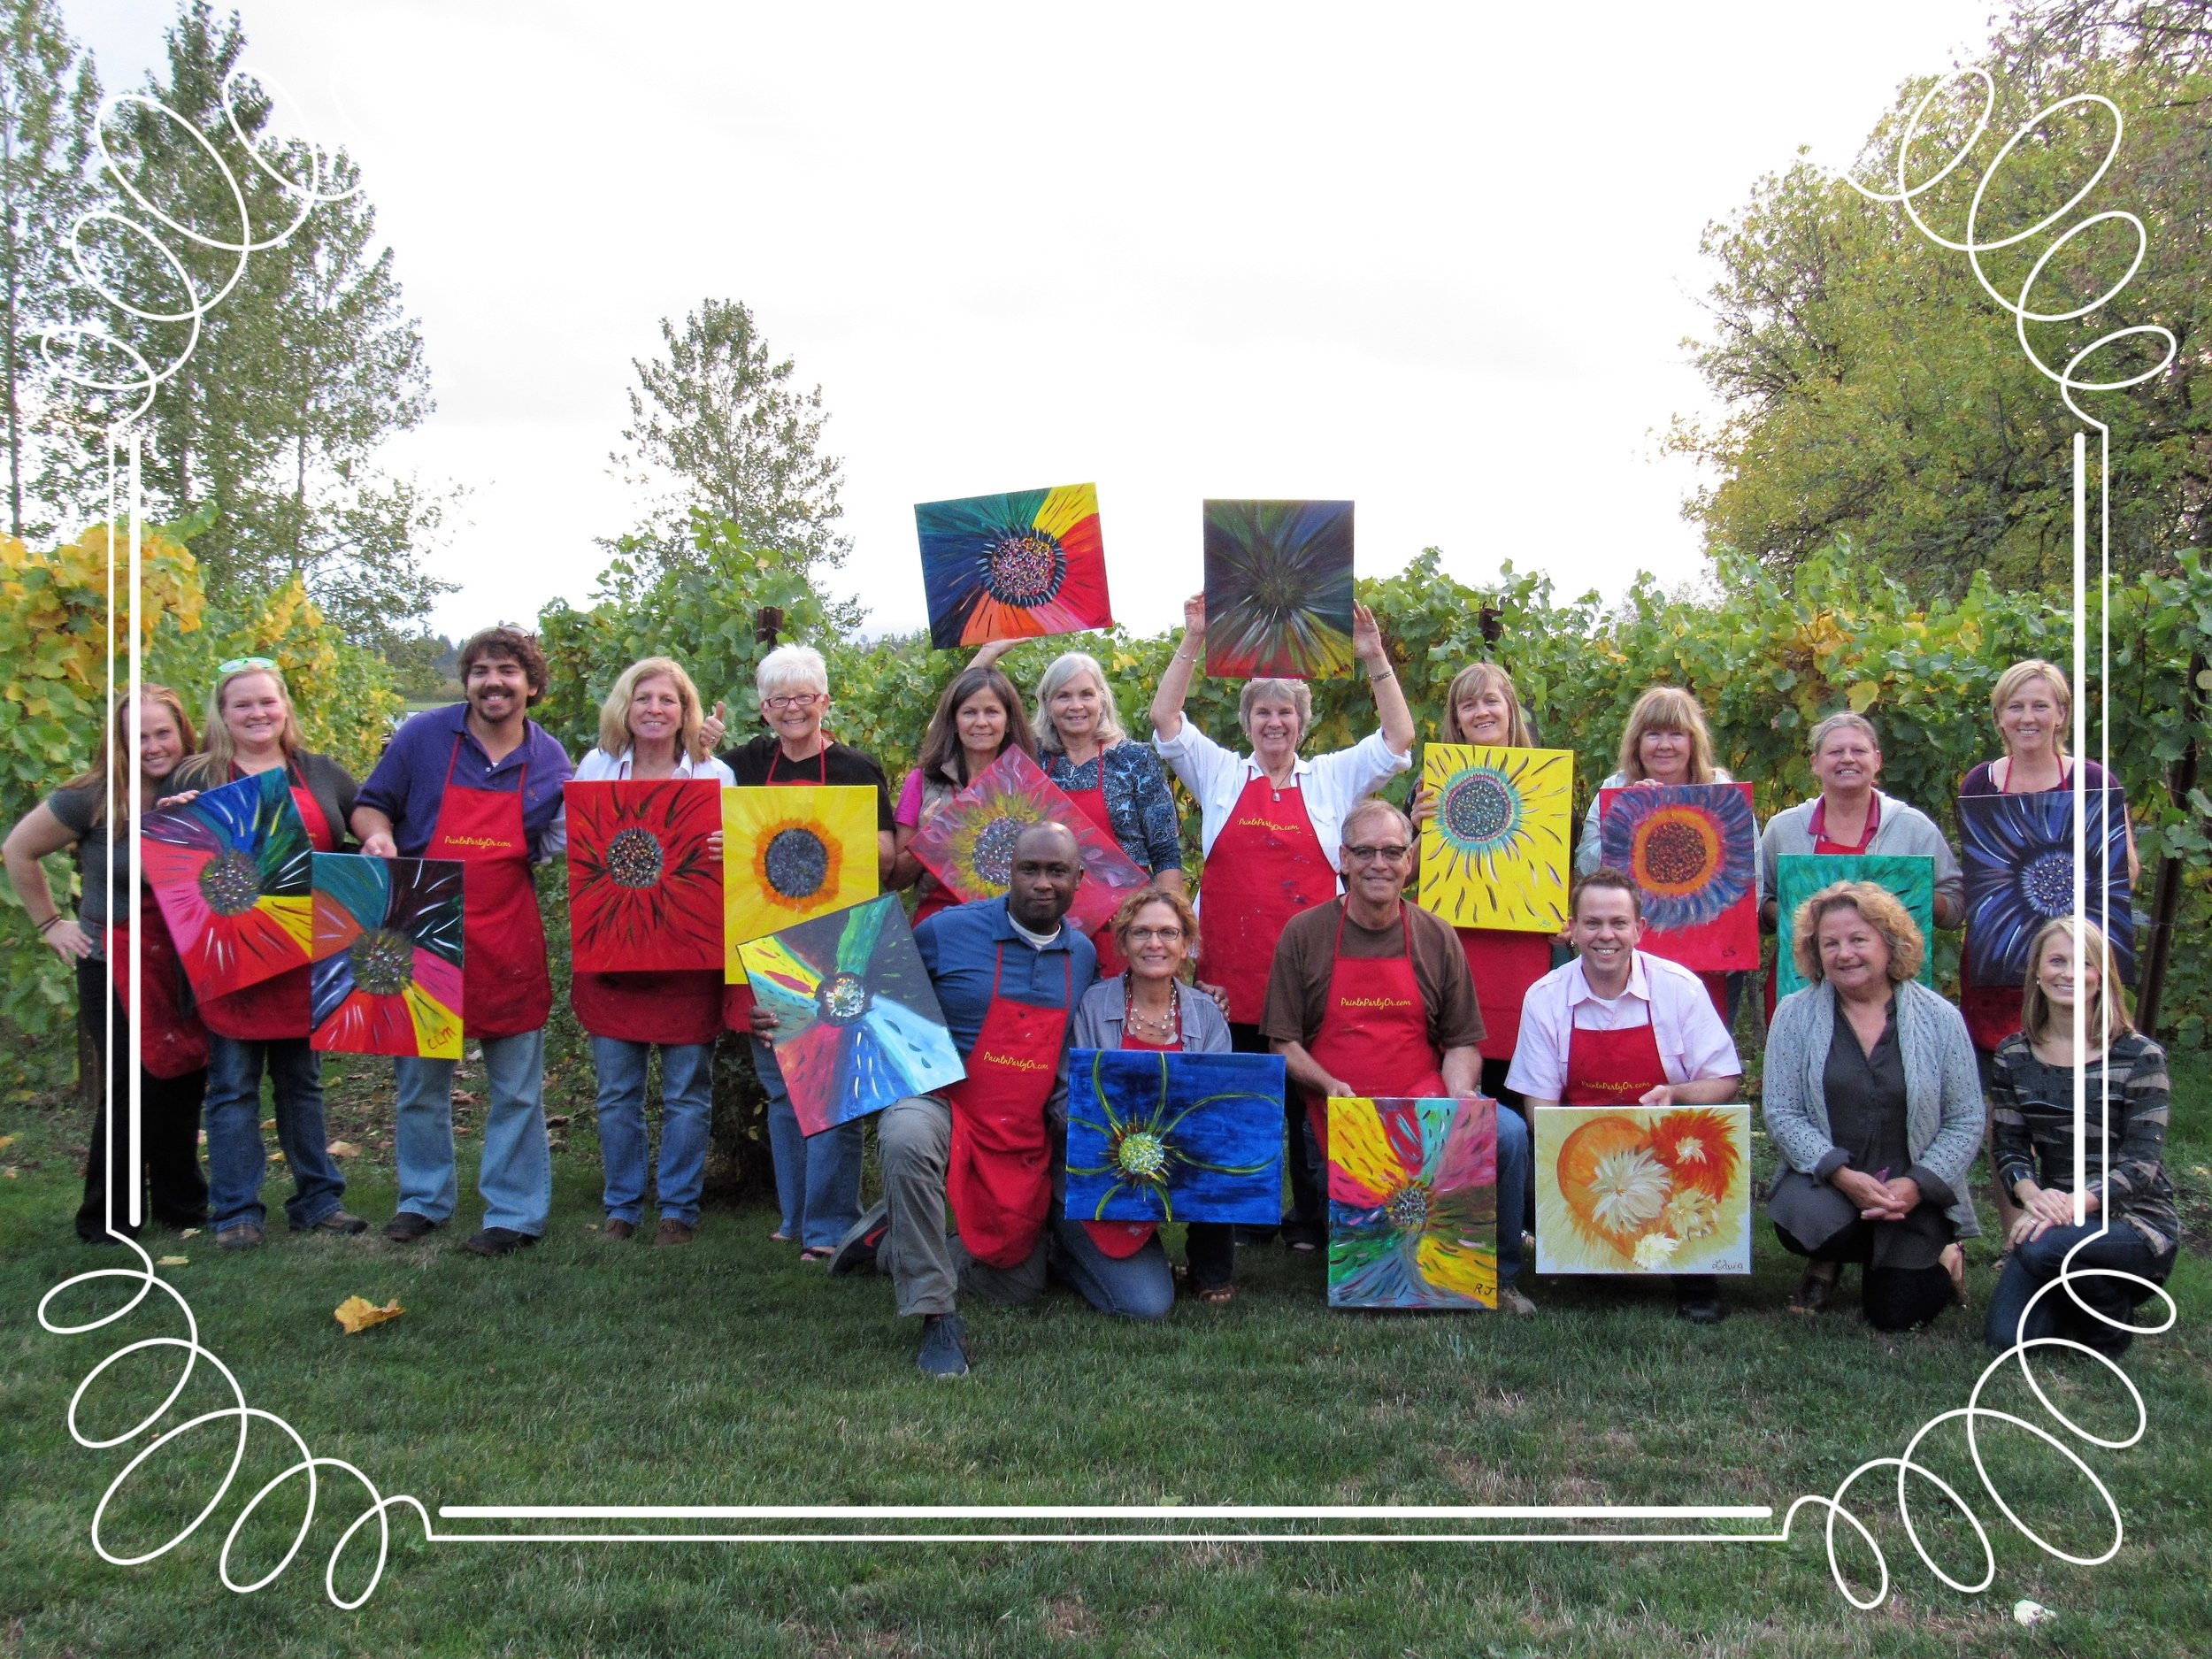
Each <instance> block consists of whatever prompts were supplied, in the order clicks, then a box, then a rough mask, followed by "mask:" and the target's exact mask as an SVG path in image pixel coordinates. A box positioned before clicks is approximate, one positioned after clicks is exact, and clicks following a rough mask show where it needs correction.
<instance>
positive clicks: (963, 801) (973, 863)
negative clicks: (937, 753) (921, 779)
mask: <svg viewBox="0 0 2212 1659" xmlns="http://www.w3.org/2000/svg"><path fill="white" fill-rule="evenodd" d="M1032 824H1061V825H1064V826H1066V827H1067V828H1068V829H1069V830H1071V831H1072V832H1073V833H1074V835H1075V841H1076V845H1077V847H1078V848H1079V849H1080V850H1081V853H1082V856H1083V879H1082V881H1081V882H1080V884H1079V885H1078V886H1077V887H1076V889H1075V902H1074V904H1073V905H1072V906H1071V907H1070V909H1069V911H1068V915H1069V917H1070V918H1071V919H1072V920H1073V921H1074V923H1075V925H1076V926H1078V927H1079V928H1081V929H1082V930H1083V931H1084V932H1085V933H1089V932H1090V931H1091V930H1092V929H1094V928H1095V927H1097V926H1099V924H1101V923H1102V922H1103V921H1105V920H1106V918H1108V917H1110V916H1111V915H1112V914H1113V913H1114V911H1115V910H1117V909H1118V908H1119V907H1120V904H1121V902H1122V900H1123V899H1124V898H1125V897H1126V896H1127V895H1128V891H1129V889H1130V888H1131V887H1142V886H1143V885H1144V883H1145V881H1146V879H1147V878H1146V876H1145V872H1143V871H1141V870H1140V869H1138V868H1137V866H1136V864H1134V863H1133V862H1132V861H1131V859H1130V857H1129V856H1128V854H1126V853H1125V852H1123V851H1122V850H1121V849H1120V848H1119V847H1118V846H1117V845H1116V844H1115V841H1114V838H1113V837H1112V836H1110V835H1109V834H1107V833H1105V832H1104V831H1102V830H1101V829H1100V828H1099V827H1098V826H1097V825H1096V824H1094V823H1093V822H1092V821H1091V817H1090V814H1088V813H1087V812H1086V811H1084V810H1083V809H1082V808H1081V807H1079V806H1078V805H1076V804H1075V803H1074V802H1072V801H1071V800H1069V799H1068V797H1067V795H1065V793H1064V792H1063V791H1062V790H1061V788H1060V787H1059V786H1058V785H1056V784H1055V783H1054V782H1053V781H1052V780H1051V779H1049V778H1048V777H1046V776H1045V774H1044V772H1043V769H1042V768H1041V767H1040V766H1039V765H1038V764H1037V763H1036V762H1035V761H1033V760H1032V759H1030V758H1029V757H1028V756H1026V755H1025V754H1023V753H1022V751H1021V750H1020V749H1008V750H1007V751H1006V752H1005V753H1004V754H1002V755H1001V756H1000V757H998V758H997V759H996V760H995V761H993V762H992V763H991V764H989V765H988V766H987V767H985V768H984V769H983V770H982V771H981V772H979V773H978V774H977V775H976V780H975V781H974V782H973V783H972V784H970V785H969V786H968V787H966V788H965V789H963V790H962V791H961V792H960V793H959V794H958V795H955V796H953V798H952V799H951V800H950V801H949V802H947V803H945V805H944V807H943V809H942V810H940V811H939V812H938V813H937V814H936V815H935V816H934V817H933V818H931V819H930V820H929V822H928V823H926V824H925V825H923V826H922V829H921V833H919V834H918V835H917V836H915V837H914V839H913V840H912V841H909V842H908V843H907V845H908V847H909V849H910V850H911V851H912V852H913V854H914V856H915V857H917V858H918V859H920V860H921V861H922V866H923V868H925V869H926V870H927V871H928V872H929V873H930V874H932V875H933V876H935V877H936V878H937V879H939V880H940V881H941V882H943V883H944V884H945V885H946V886H947V887H950V888H951V889H952V890H953V892H954V894H955V895H957V896H958V897H959V899H960V901H961V902H963V903H972V902H974V901H976V900H977V899H995V898H996V897H998V896H999V895H1000V894H1002V893H1003V892H1005V891H1006V887H1007V883H1008V882H1009V881H1010V880H1011V879H1012V878H1013V871H1014V842H1015V841H1017V840H1018V838H1019V837H1020V835H1021V833H1022V831H1024V830H1025V829H1026V828H1028V827H1029V826H1031V825H1032Z"/></svg>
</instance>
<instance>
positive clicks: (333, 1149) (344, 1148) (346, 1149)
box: [323, 1141, 361, 1158]
mask: <svg viewBox="0 0 2212 1659" xmlns="http://www.w3.org/2000/svg"><path fill="white" fill-rule="evenodd" d="M323 1150H324V1151H326V1152H327V1153H329V1154H330V1156H332V1157H334V1158H357V1157H359V1156H361V1148H359V1147H357V1146H355V1145H354V1144H353V1142H352V1141H332V1142H331V1143H330V1144H329V1145H328V1146H326V1147H325V1148H323Z"/></svg>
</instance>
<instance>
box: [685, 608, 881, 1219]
mask: <svg viewBox="0 0 2212 1659" xmlns="http://www.w3.org/2000/svg"><path fill="white" fill-rule="evenodd" d="M753 685H754V688H755V690H756V691H757V694H758V695H759V698H760V718H761V720H762V722H763V723H764V725H765V726H767V727H768V729H767V730H766V731H764V732H762V733H758V734H757V735H755V736H754V737H752V738H749V739H748V740H747V741H745V742H742V743H741V744H739V745H737V746H736V747H735V748H734V749H725V750H724V751H723V753H722V757H721V758H722V760H723V761H724V762H725V763H726V764H727V765H728V766H729V769H730V772H732V774H733V776H734V777H735V779H736V780H737V787H739V788H741V789H758V788H775V787H787V786H791V785H802V784H850V785H855V786H858V787H867V788H871V789H873V790H874V791H875V792H876V870H877V877H878V879H879V880H881V881H882V882H883V883H884V884H885V885H886V886H888V885H889V884H890V879H891V872H892V866H893V864H895V862H896V859H897V849H896V847H895V841H894V831H895V828H896V826H895V822H894V820H893V818H892V815H891V795H890V791H889V790H888V789H887V787H886V786H885V783H884V777H883V768H882V767H881V766H879V765H878V764H876V761H875V757H873V756H871V755H864V754H863V753H862V752H861V751H860V750H858V749H853V748H850V747H849V746H848V745H846V744H843V743H841V742H839V741H837V740H836V739H835V738H833V737H832V736H831V735H830V734H829V733H827V732H826V731H825V730H824V729H823V721H824V720H825V719H826V718H827V717H828V715H829V711H830V690H829V665H828V664H826V663H825V662H824V661H823V660H822V654H821V652H819V651H818V650H816V649H813V648H812V647H811V646H807V645H780V646H778V647H777V648H776V649H774V650H772V651H771V652H769V653H768V655H767V656H765V657H762V658H761V659H760V666H759V667H758V668H757V669H756V670H755V671H754V675H753ZM752 1012H753V990H752V987H750V986H749V985H733V986H731V987H728V989H727V990H726V993H725V994H724V995H723V999H722V1018H723V1022H724V1023H725V1024H726V1025H728V1026H729V1028H730V1029H731V1030H732V1031H741V1032H745V1033H748V1034H749V1033H751V1031H752ZM751 1041H752V1045H753V1070H754V1071H755V1072H756V1073H757V1075H758V1077H759V1078H760V1083H761V1087H762V1088H764V1090H766V1091H767V1094H768V1146H769V1150H770V1152H771V1153H772V1155H773V1156H774V1159H775V1165H776V1196H777V1199H778V1201H779V1202H780V1205H781V1208H782V1219H781V1222H780V1225H778V1226H777V1228H776V1230H775V1232H773V1233H770V1234H769V1235H768V1236H769V1237H770V1238H771V1239H772V1240H775V1241H776V1242H778V1243H780V1244H789V1243H797V1244H799V1245H800V1246H802V1247H803V1248H801V1251H800V1259H801V1260H803V1261H809V1262H826V1261H827V1260H829V1258H830V1257H831V1256H833V1255H834V1254H835V1253H836V1248H837V1241H838V1240H839V1239H841V1238H842V1237H843V1236H844V1234H845V1233H846V1231H847V1229H849V1227H851V1225H853V1223H854V1222H856V1221H857V1220H859V1219H860V1136H861V1130H860V1120H859V1119H857V1118H856V1119H854V1120H853V1121H852V1122H850V1123H845V1124H840V1125H837V1126H836V1127H835V1128H833V1129H825V1130H824V1131H823V1132H822V1133H820V1134H818V1135H813V1136H809V1135H807V1134H806V1133H804V1132H803V1131H802V1130H801V1129H800V1127H799V1119H798V1115H797V1114H796V1113H795V1112H794V1111H793V1110H792V1108H791V1097H790V1095H789V1094H787V1093H786V1091H785V1089H784V1086H783V1073H782V1071H780V1070H779V1069H778V1067H777V1065H776V1052H775V1050H774V1049H773V1048H771V1047H770V1046H769V1045H768V1044H766V1043H764V1042H763V1041H761V1040H760V1039H759V1038H757V1037H753V1038H752V1039H751Z"/></svg>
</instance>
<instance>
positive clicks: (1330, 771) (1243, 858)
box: [1152, 594, 1414, 1248]
mask: <svg viewBox="0 0 2212 1659" xmlns="http://www.w3.org/2000/svg"><path fill="white" fill-rule="evenodd" d="M1352 613H1353V626H1352V649H1353V650H1354V651H1355V652H1356V653H1357V655H1358V657H1359V659H1360V661H1361V662H1363V663H1364V664H1366V665H1367V677H1368V679H1369V680H1371V682H1372V683H1373V685H1374V688H1375V708H1376V711H1377V713H1378V714H1379V715H1380V716H1381V718H1382V726H1381V729H1380V730H1379V731H1377V732H1373V733H1369V734H1368V736H1367V737H1366V738H1365V739H1364V740H1363V741H1360V742H1358V743H1355V744H1354V745H1353V746H1352V747H1351V748H1349V749H1337V750H1335V751H1334V752H1333V753H1330V754H1326V755H1319V756H1317V757H1314V758H1313V759H1311V760H1306V759H1303V758H1302V757H1300V755H1299V753H1298V748H1299V745H1300V744H1301V743H1302V742H1303V741H1304V740H1305V735H1306V730H1307V727H1308V726H1310V724H1311V722H1312V718H1313V692H1312V690H1311V688H1310V687H1308V686H1307V684H1306V683H1305V681H1303V680H1248V681H1246V682H1245V687H1244V691H1243V695H1241V696H1240V698H1239V699H1238V703H1237V716H1238V722H1239V724H1240V726H1242V727H1243V729H1244V735H1245V739H1246V741H1248V742H1249V743H1250V744H1251V745H1252V749H1251V752H1250V753H1249V754H1248V755H1239V754H1236V753H1235V752H1234V751H1233V750H1231V749H1224V748H1223V747H1222V746H1221V745H1220V744H1218V743H1217V742H1215V741H1213V740H1212V739H1211V738H1210V737H1208V736H1207V735H1206V734H1205V733H1203V732H1202V731H1200V730H1199V729H1198V728H1197V727H1196V726H1193V725H1192V724H1191V723H1190V722H1189V721H1187V720H1186V719H1185V718H1183V702H1184V699H1185V698H1186V697H1187V696H1188V695H1189V693H1190V682H1191V676H1192V675H1193V674H1194V672H1196V671H1197V666H1198V657H1199V653H1200V652H1201V651H1202V650H1203V649H1205V643H1206V596H1205V595H1203V594H1194V595H1191V597H1190V598H1188V599H1187V600H1186V601H1184V603H1183V638H1182V642H1181V643H1180V644H1179V645H1177V646H1176V648H1175V654H1174V656H1172V657H1170V658H1169V659H1168V664H1167V672H1165V673H1164V674H1163V675H1162V676H1161V678H1160V688H1159V690H1158V691H1157V692H1156V694H1155V695H1154V696H1153V699H1152V728H1153V732H1154V737H1153V747H1154V748H1155V749H1157V750H1158V751H1159V755H1160V758H1161V759H1162V760H1164V761H1165V762H1166V763H1167V764H1169V766H1171V768H1173V770H1174V772H1175V775H1176V776H1177V777H1179V778H1180V779H1181V780H1183V787H1185V788H1187V789H1188V790H1189V791H1190V792H1191V794H1192V795H1194V796H1196V797H1197V800H1198V808H1199V814H1200V822H1199V845H1200V850H1201V852H1202V855H1203V856H1204V858H1205V868H1204V870H1203V872H1202V873H1201V875H1200V877H1199V890H1198V891H1199V914H1200V916H1201V917H1202V918H1203V919H1204V921H1205V955H1204V956H1203V958H1202V960H1201V961H1200V963H1199V965H1198V975H1199V978H1200V979H1202V980H1203V981H1205V982H1207V983H1209V984H1214V985H1219V986H1221V987H1224V988H1225V991H1226V992H1227V994H1228V1002H1229V1031H1230V1035H1231V1036H1232V1038H1233V1040H1234V1043H1235V1047H1236V1048H1237V1049H1238V1050H1239V1051H1240V1052H1241V1053H1245V1054H1264V1053H1265V1052H1267V1048H1268V1044H1267V1040H1266V1039H1265V1038H1264V1037H1263V1036H1262V1035H1261V1034H1260V1016H1261V1013H1262V1012H1263V1010H1264V1009H1265V1007H1266V1004H1267V979H1268V973H1269V971H1270V969H1271V967H1272V966H1273V964H1274V960H1275V946H1276V943H1277V941H1279V940H1280V939H1281V938H1282V935H1283V928H1284V926H1286V924H1287V923H1288V922H1289V921H1290V919H1291V918H1293V917H1294V916H1296V915H1297V914H1298V913H1299V912H1300V911H1302V910H1308V909H1310V908H1311V907H1312V906H1314V905H1316V904H1325V903H1327V902H1329V901H1330V900H1331V899H1333V898H1334V897H1335V896H1336V895H1337V894H1338V892H1339V891H1340V886H1341V884H1340V882H1339V880H1338V878H1337V848H1338V842H1339V841H1340V839H1341V834H1340V832H1341V829H1342V826H1343V821H1344V814H1345V812H1346V811H1347V810H1348V809H1349V808H1350V807H1351V806H1352V805H1353V804H1354V803H1356V802H1357V801H1359V800H1360V799H1361V798H1362V797H1363V796H1365V795H1371V794H1372V793H1373V792H1374V791H1375V789H1376V788H1377V787H1379V786H1380V785H1381V784H1382V783H1383V782H1385V781H1386V780H1388V779H1389V778H1391V777H1393V776H1394V775H1395V774H1397V773H1399V772H1403V771H1405V770H1406V768H1408V767H1409V766H1410V765H1412V764H1413V736H1414V732H1413V713H1412V710H1409V709H1408V708H1407V707H1406V697H1405V692H1404V691H1403V690H1402V688H1401V687H1399V684H1398V676H1397V673H1396V671H1394V669H1393V668H1392V667H1391V666H1390V657H1389V656H1388V654H1387V653H1386V651H1385V649H1383V639H1382V631H1381V629H1379V627H1377V626H1375V618H1374V614H1373V613H1372V612H1371V611H1369V610H1368V609H1367V607H1366V606H1365V605H1355V606H1353V608H1352ZM1304 1125H1305V1117H1304V1114H1303V1113H1302V1111H1301V1110H1298V1108H1297V1107H1296V1106H1294V1105H1293V1106H1290V1107H1289V1108H1288V1109H1287V1110H1286V1130H1287V1133H1289V1135H1290V1137H1291V1141H1290V1148H1291V1152H1292V1156H1291V1159H1290V1166H1291V1178H1292V1199H1293V1217H1292V1225H1291V1228H1290V1229H1289V1230H1288V1231H1287V1232H1286V1235H1285V1236H1286V1238H1287V1239H1288V1240H1289V1241H1290V1242H1291V1244H1292V1245H1293V1247H1294V1248H1318V1247H1319V1245H1320V1243H1321V1242H1322V1241H1323V1240H1324V1239H1325V1236H1326V1231H1327V1228H1326V1220H1325V1214H1324V1211H1323V1210H1322V1202H1321V1194H1320V1193H1319V1192H1318V1191H1317V1190H1315V1189H1314V1188H1313V1184H1312V1182H1311V1181H1310V1179H1307V1177H1306V1175H1305V1173H1304V1171H1305V1170H1306V1159H1305V1158H1304V1156H1302V1144H1303V1135H1304Z"/></svg>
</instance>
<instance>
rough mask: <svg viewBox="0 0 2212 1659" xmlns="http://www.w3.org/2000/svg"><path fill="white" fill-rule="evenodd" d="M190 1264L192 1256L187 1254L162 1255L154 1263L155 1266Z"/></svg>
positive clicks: (183, 1265) (184, 1265) (182, 1265)
mask: <svg viewBox="0 0 2212 1659" xmlns="http://www.w3.org/2000/svg"><path fill="white" fill-rule="evenodd" d="M191 1264H192V1258H191V1257H190V1256H160V1257H158V1258H157V1259H156V1261H155V1263H154V1265H155V1266H156V1267H189V1266H191Z"/></svg>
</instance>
